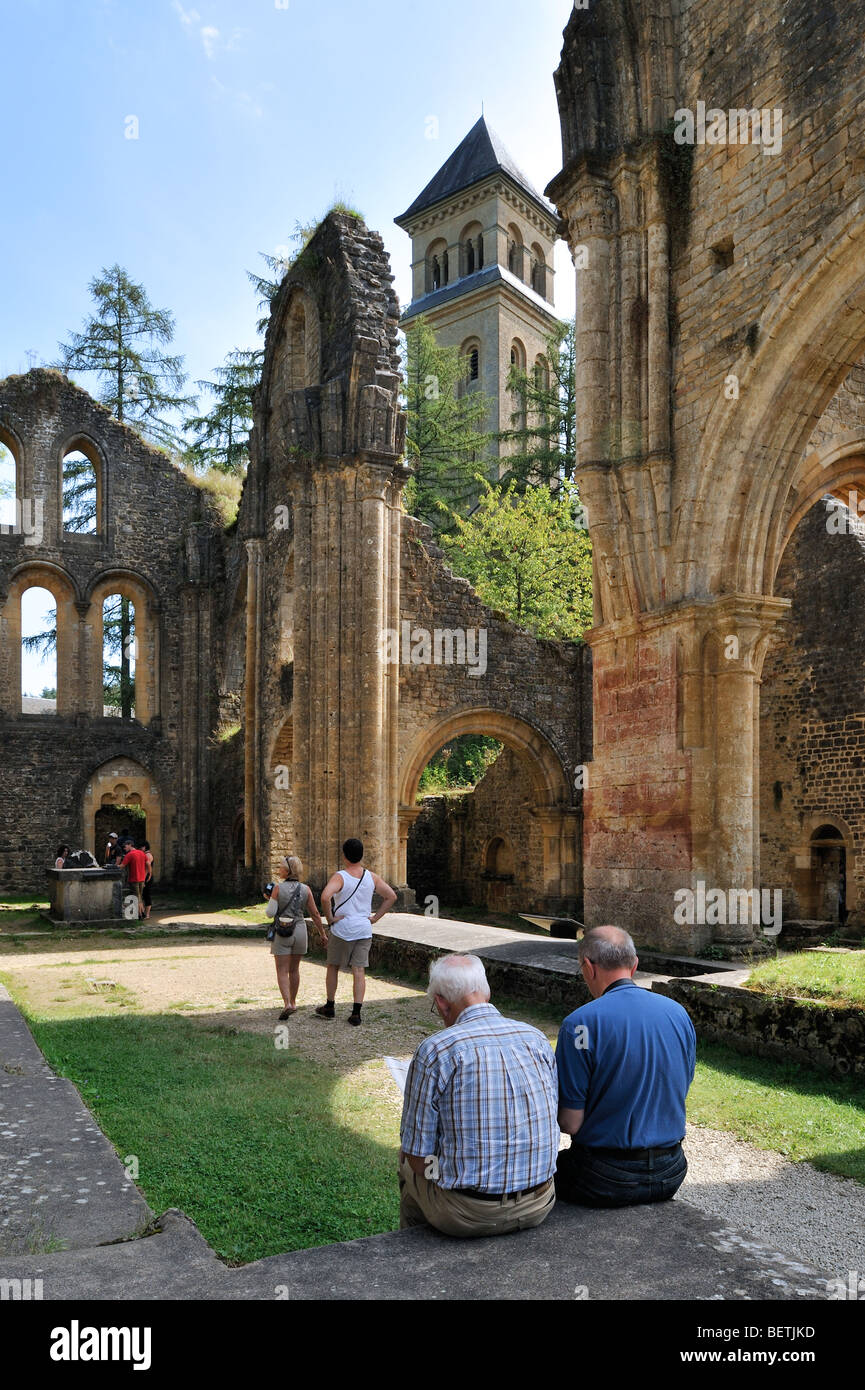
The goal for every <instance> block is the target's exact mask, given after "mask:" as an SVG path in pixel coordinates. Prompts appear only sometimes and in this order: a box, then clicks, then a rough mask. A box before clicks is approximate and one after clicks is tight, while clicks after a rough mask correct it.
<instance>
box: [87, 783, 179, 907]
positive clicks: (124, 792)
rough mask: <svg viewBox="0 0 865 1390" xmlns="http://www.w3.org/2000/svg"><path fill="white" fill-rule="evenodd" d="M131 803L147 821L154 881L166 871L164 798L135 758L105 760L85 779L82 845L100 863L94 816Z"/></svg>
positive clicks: (100, 850) (100, 849) (99, 848)
mask: <svg viewBox="0 0 865 1390" xmlns="http://www.w3.org/2000/svg"><path fill="white" fill-rule="evenodd" d="M132 799H134V800H135V801H136V803H137V804H138V805H140V806H141V809H142V810H143V811H144V814H145V816H146V817H147V839H148V842H149V844H150V849H151V852H152V854H153V859H154V877H155V879H156V880H157V881H158V880H159V879H160V878H162V877H163V876H165V874H166V870H167V869H168V866H167V864H166V860H165V854H166V852H167V849H168V847H167V844H166V827H165V806H164V798H163V795H162V792H161V790H160V787H159V784H158V782H157V781H156V779H155V778H154V777H153V775H152V773H150V772H148V771H147V768H146V767H144V766H142V764H141V763H139V762H138V761H137V760H136V759H135V758H130V757H124V756H120V757H115V758H109V759H108V760H107V761H106V762H104V763H101V764H100V765H99V766H98V767H95V768H94V769H93V771H92V772H91V773H90V774H89V776H88V777H87V779H86V783H85V785H84V790H83V795H82V807H81V814H82V822H83V831H84V845H85V848H86V849H89V850H90V853H91V854H94V855H96V858H97V859H98V860H99V862H100V863H101V862H102V858H101V856H102V851H103V849H104V848H105V847H104V845H97V844H96V840H95V833H94V832H95V824H96V812H97V811H98V810H99V809H100V807H102V806H105V805H111V804H113V803H115V802H123V801H129V800H132ZM169 872H170V870H169Z"/></svg>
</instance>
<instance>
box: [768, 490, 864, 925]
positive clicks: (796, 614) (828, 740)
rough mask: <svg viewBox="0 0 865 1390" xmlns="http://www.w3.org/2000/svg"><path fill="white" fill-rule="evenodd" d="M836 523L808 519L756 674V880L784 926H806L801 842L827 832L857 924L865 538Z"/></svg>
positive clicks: (784, 568) (806, 859) (786, 569)
mask: <svg viewBox="0 0 865 1390" xmlns="http://www.w3.org/2000/svg"><path fill="white" fill-rule="evenodd" d="M838 516H839V513H838V510H837V506H836V505H833V503H832V502H830V501H829V500H828V499H826V500H824V501H823V502H821V503H819V504H818V505H817V506H816V507H813V508H812V509H811V511H810V512H808V513H807V515H806V516H805V517H804V519H803V520H802V521H801V522H800V523H799V526H798V527H797V529H796V532H795V534H794V536H793V539H792V541H791V542H790V545H789V546H788V548H787V551H786V553H785V556H784V559H783V561H782V563H781V568H780V570H779V573H778V581H777V583H778V592H779V594H782V595H784V596H785V597H788V598H790V599H791V600H792V610H791V614H790V620H789V622H788V624H787V625H786V626H785V628H784V629H783V630H782V631H781V632H779V634H778V636H777V637H776V638H775V639H774V641H773V643H772V645H771V647H770V649H769V652H768V653H767V656H766V660H765V663H764V667H763V682H762V691H761V702H760V798H761V804H760V840H761V873H762V881H763V884H764V885H765V886H767V887H771V888H781V889H782V891H783V893H784V900H783V901H784V917H785V918H800V917H808V916H810V915H812V912H813V911H814V909H813V906H812V907H810V908H809V901H810V902H813V900H812V899H811V895H810V892H809V888H810V877H811V860H810V850H809V841H810V838H811V834H812V832H813V831H815V830H816V829H818V827H820V826H821V825H822V824H823V823H824V822H828V823H830V824H834V825H836V826H837V827H838V828H839V829H840V830H841V831H842V833H843V834H844V838H845V840H846V841H847V905H848V909H849V910H850V911H851V919H850V921H851V925H858V924H862V923H865V685H863V673H865V625H863V620H862V619H863V613H865V527H863V526H862V525H861V523H859V524H857V523H856V522H855V521H854V520H853V519H852V517H851V518H850V521H849V530H848V532H846V533H842V534H837V533H834V528H835V527H836V525H837V520H838ZM843 516H845V517H847V516H849V513H846V512H844V513H843ZM827 523H829V524H830V525H832V527H833V530H832V531H830V530H828V529H827ZM819 915H820V916H822V912H821V913H820V914H819Z"/></svg>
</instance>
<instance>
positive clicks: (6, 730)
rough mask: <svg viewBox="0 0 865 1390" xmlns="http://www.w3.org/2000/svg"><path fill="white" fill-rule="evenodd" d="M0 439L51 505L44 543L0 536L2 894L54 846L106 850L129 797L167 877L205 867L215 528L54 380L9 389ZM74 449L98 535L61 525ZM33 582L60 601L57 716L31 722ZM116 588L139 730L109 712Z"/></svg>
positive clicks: (24, 485)
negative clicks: (108, 810)
mask: <svg viewBox="0 0 865 1390" xmlns="http://www.w3.org/2000/svg"><path fill="white" fill-rule="evenodd" d="M0 438H2V440H3V442H4V443H5V444H6V446H7V447H8V448H9V449H10V450H11V451H12V453H13V455H14V457H15V459H16V463H17V470H18V495H19V496H20V497H23V498H26V499H40V500H41V501H42V503H43V533H42V536H41V539H40V538H38V537H37V536H35V535H34V536H33V537H26V536H24V535H14V534H13V535H9V534H7V535H2V536H0V744H2V754H3V766H4V776H3V778H2V780H0V826H2V833H0V886H2V887H3V888H6V889H12V890H21V889H25V888H32V889H33V890H40V891H44V887H45V881H44V868H45V867H46V866H47V865H48V864H49V863H52V862H53V857H54V847H55V845H56V844H57V843H58V842H59V841H60V840H66V841H68V842H70V843H72V844H73V845H75V846H79V845H83V846H86V847H87V848H89V849H91V850H98V851H99V852H100V853H101V850H102V846H96V844H95V841H94V830H95V826H94V819H95V814H96V812H97V811H98V810H99V807H100V805H102V804H103V802H110V801H111V800H112V799H114V800H123V799H124V798H125V797H130V798H133V797H137V798H139V799H140V801H141V804H142V806H143V807H144V809H145V811H146V813H147V831H148V837H149V839H150V841H151V844H152V846H153V849H154V853H155V855H156V864H157V872H158V874H159V876H160V877H174V876H175V875H176V874H177V873H178V872H180V873H182V872H183V871H184V870H185V869H193V868H196V867H200V866H202V865H205V864H206V862H207V856H208V819H209V754H208V747H207V740H208V738H209V735H210V733H211V730H212V727H213V699H212V694H211V664H210V653H211V649H212V644H213V632H212V602H213V593H214V586H215V585H218V584H219V582H220V574H221V549H220V544H219V540H218V538H219V536H220V533H221V524H220V520H219V518H218V516H217V514H216V512H215V510H214V509H213V508H212V505H211V503H210V502H209V501H208V499H207V497H206V495H205V494H204V493H203V492H202V491H201V490H200V489H199V488H197V487H195V486H194V485H193V484H192V483H190V481H189V480H188V479H187V478H186V477H185V476H184V475H183V473H181V471H180V470H179V469H178V468H177V467H176V466H175V465H174V464H173V463H171V462H170V461H169V459H168V458H166V457H165V455H163V454H161V453H160V452H159V451H157V450H154V449H151V448H149V447H148V446H147V445H146V444H144V443H143V442H142V441H141V439H140V438H139V437H138V436H137V435H136V434H135V433H134V432H133V431H131V430H129V429H126V428H124V427H123V426H122V425H120V424H118V423H117V421H116V420H114V419H112V418H111V416H110V415H109V413H108V412H107V411H106V410H105V409H103V407H101V406H100V405H98V404H97V403H96V402H95V401H93V400H92V399H91V397H90V396H88V395H87V394H86V393H85V392H83V391H81V390H79V389H78V388H77V387H75V386H74V385H72V383H71V382H69V381H68V380H67V379H66V378H64V377H63V376H61V375H60V374H59V373H57V372H53V371H45V370H37V371H32V372H29V373H28V374H27V375H26V376H20V377H10V378H8V379H7V380H6V381H3V382H0ZM73 445H74V446H76V447H78V446H82V445H83V446H84V447H86V448H87V449H88V451H89V452H90V453H91V454H92V456H93V458H94V459H95V460H96V464H97V470H98V497H99V516H98V524H97V530H96V533H95V534H83V535H76V534H73V533H70V532H64V531H63V529H62V495H61V462H62V458H63V456H64V454H65V453H66V452H67V450H68V449H69V448H70V447H72V446H73ZM37 539H39V543H38V544H31V541H35V540H37ZM32 585H39V586H40V587H44V588H46V589H49V590H50V591H51V593H52V594H53V595H54V597H55V599H56V601H57V616H58V661H57V668H58V669H57V676H58V699H57V712H56V713H55V714H49V713H45V714H23V713H22V706H21V694H20V691H21V684H20V653H21V646H20V630H21V629H20V611H21V609H20V605H21V594H22V593H23V592H24V591H25V590H26V589H27V588H29V587H30V586H32ZM113 593H122V594H124V595H126V596H127V597H128V598H130V599H132V601H133V604H134V609H135V617H136V636H137V666H136V718H135V719H133V720H120V719H117V718H106V717H104V716H103V697H102V601H103V598H104V597H105V596H106V595H109V594H113Z"/></svg>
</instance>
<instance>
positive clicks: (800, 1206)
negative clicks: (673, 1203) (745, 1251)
mask: <svg viewBox="0 0 865 1390" xmlns="http://www.w3.org/2000/svg"><path fill="white" fill-rule="evenodd" d="M685 1152H686V1154H687V1156H688V1176H687V1178H686V1179H685V1181H684V1183H683V1184H682V1187H681V1189H680V1194H679V1195H680V1196H682V1197H684V1198H685V1200H686V1201H688V1202H690V1203H691V1205H692V1206H695V1207H699V1208H700V1210H701V1211H705V1212H709V1213H711V1214H712V1215H713V1216H721V1217H723V1218H724V1221H725V1223H726V1224H728V1225H729V1226H732V1227H733V1228H734V1229H736V1228H738V1229H739V1230H741V1231H743V1232H747V1233H748V1234H749V1235H752V1236H753V1237H754V1239H755V1240H757V1241H760V1242H761V1243H762V1244H763V1245H768V1246H770V1247H771V1248H772V1249H774V1250H779V1251H781V1252H782V1253H784V1254H788V1255H793V1256H794V1257H796V1258H797V1259H799V1260H801V1261H802V1262H803V1264H807V1265H810V1266H811V1267H812V1268H816V1269H818V1270H820V1271H821V1272H822V1273H824V1274H826V1275H827V1276H828V1277H829V1278H832V1279H835V1278H840V1279H845V1280H846V1278H847V1275H848V1271H850V1270H851V1269H852V1270H857V1271H858V1272H859V1274H865V1185H863V1184H862V1183H858V1182H855V1181H854V1180H853V1179H852V1178H838V1177H835V1175H834V1174H832V1173H819V1172H818V1171H817V1169H816V1168H812V1167H811V1165H810V1164H809V1163H791V1162H790V1161H789V1159H786V1158H782V1156H781V1155H780V1154H776V1153H769V1152H767V1151H766V1150H765V1149H756V1148H754V1146H753V1145H752V1144H746V1143H745V1142H744V1141H743V1140H741V1139H736V1138H734V1137H733V1135H732V1134H727V1133H725V1132H724V1131H723V1130H717V1129H704V1128H703V1127H702V1126H701V1125H689V1126H688V1134H687V1137H686V1139H685Z"/></svg>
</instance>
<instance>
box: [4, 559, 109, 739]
mask: <svg viewBox="0 0 865 1390" xmlns="http://www.w3.org/2000/svg"><path fill="white" fill-rule="evenodd" d="M20 604H21V610H20V611H21V620H20V630H21V636H20V641H21V713H22V714H56V713H57V709H58V705H59V703H60V700H61V693H60V687H61V684H62V682H63V680H64V679H65V678H66V675H67V673H66V671H63V670H58V667H59V666H60V662H59V660H58V640H59V623H58V615H57V599H56V598H55V596H54V594H53V593H52V592H51V590H50V589H45V588H43V587H42V586H41V585H39V584H31V585H30V586H29V587H28V588H26V589H24V591H23V592H22V593H21V596H20ZM98 638H99V634H98V633H97V643H98ZM101 639H102V640H101V649H102V711H101V712H102V714H103V716H114V717H116V718H119V719H134V718H135V666H136V658H137V642H136V636H135V604H134V603H133V601H132V599H130V598H129V597H128V596H127V595H126V594H121V593H114V594H108V595H106V597H105V598H104V599H103V601H102V613H101ZM64 693H65V692H64ZM64 703H65V702H64Z"/></svg>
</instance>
